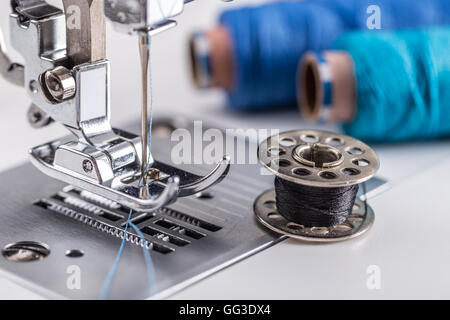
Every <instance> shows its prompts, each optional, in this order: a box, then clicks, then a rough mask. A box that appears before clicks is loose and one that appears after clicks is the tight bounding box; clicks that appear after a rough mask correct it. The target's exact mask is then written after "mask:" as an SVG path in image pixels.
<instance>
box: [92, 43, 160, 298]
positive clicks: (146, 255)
mask: <svg viewBox="0 0 450 320" xmlns="http://www.w3.org/2000/svg"><path fill="white" fill-rule="evenodd" d="M147 37H148V46H149V50H151V36H150V35H149V34H148V35H147ZM148 78H149V87H150V99H149V101H150V106H149V130H148V156H149V157H150V155H151V148H152V123H153V83H152V72H151V55H150V57H149V66H148ZM149 160H150V159H149V158H148V159H147V166H146V170H148V169H149V166H150V161H149ZM142 178H143V177H141V178H140V180H139V183H138V185H139V186H140V185H141V184H142ZM145 187H146V189H147V193H148V194H150V192H149V188H148V185H146V186H145ZM132 213H133V209H130V214H129V215H128V219H127V223H126V225H125V233H124V237H123V239H122V243H121V244H120V248H119V252H118V253H117V256H116V260H115V261H114V264H113V266H112V267H111V269H110V271H109V273H108V275H107V277H106V279H105V282H104V284H103V287H102V293H101V295H100V299H101V300H105V299H107V298H108V294H109V291H110V288H111V284H112V281H113V279H114V276H115V274H116V271H117V268H118V266H119V262H120V258H121V256H122V252H123V249H124V247H125V241H126V236H127V231H128V227H129V226H131V227H132V228H133V229H134V230H135V231H136V233H137V234H138V236H139V237H140V238H141V239H142V241H144V247H143V252H144V259H145V264H146V266H147V268H146V269H147V276H148V279H149V283H150V295H152V294H153V293H154V292H156V289H155V286H156V276H155V272H154V267H153V262H152V259H151V256H150V252H149V250H148V249H146V248H145V237H144V235H143V234H142V232H141V231H140V230H139V228H138V227H137V226H136V225H135V224H133V223H132V222H131V221H130V219H131V215H132Z"/></svg>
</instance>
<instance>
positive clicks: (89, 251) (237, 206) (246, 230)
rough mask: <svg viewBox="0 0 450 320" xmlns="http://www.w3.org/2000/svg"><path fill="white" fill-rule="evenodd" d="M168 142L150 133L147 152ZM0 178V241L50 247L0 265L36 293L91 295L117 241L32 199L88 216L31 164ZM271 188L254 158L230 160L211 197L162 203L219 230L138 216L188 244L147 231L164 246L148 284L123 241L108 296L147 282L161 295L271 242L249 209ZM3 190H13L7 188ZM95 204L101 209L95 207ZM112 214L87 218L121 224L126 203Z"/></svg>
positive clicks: (144, 290) (142, 291)
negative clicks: (72, 276)
mask: <svg viewBox="0 0 450 320" xmlns="http://www.w3.org/2000/svg"><path fill="white" fill-rule="evenodd" d="M168 143H170V142H167V141H166V140H165V139H156V138H154V139H153V150H154V152H155V153H156V154H158V155H159V159H166V160H167V159H169V158H170V153H169V152H168V151H170V148H167V145H168ZM194 169H195V168H194ZM202 171H207V169H206V168H205V166H202V167H201V168H200V169H199V168H197V171H196V173H198V174H201V173H204V172H202ZM0 180H1V181H3V183H2V184H1V185H0V199H1V200H0V206H1V209H0V246H1V247H3V246H5V245H7V244H9V243H14V242H19V241H36V242H39V243H44V244H46V245H47V246H49V247H50V250H51V254H50V255H49V256H48V257H47V258H45V259H44V260H42V261H36V262H29V263H18V262H13V261H7V260H6V259H3V258H0V268H1V269H2V270H3V271H6V272H8V273H12V274H13V275H14V276H18V277H20V278H21V279H20V280H19V281H18V282H20V283H22V284H23V285H25V286H30V285H31V284H33V285H36V286H39V287H40V288H39V289H37V291H38V292H43V291H44V290H43V289H45V290H48V291H51V293H50V294H44V296H46V297H50V298H54V297H67V298H75V299H76V298H83V299H96V298H98V297H99V294H100V292H101V288H102V284H103V282H104V280H105V279H106V277H107V274H108V272H109V270H110V268H111V266H112V265H113V262H114V259H115V257H116V254H117V250H118V248H119V246H120V240H119V239H117V238H116V237H115V236H112V235H110V234H107V233H104V232H102V231H99V230H98V229H97V228H93V227H91V226H88V225H86V224H83V223H81V222H80V221H77V220H75V219H71V218H70V217H67V216H65V215H62V214H60V213H58V212H54V211H52V210H48V209H43V208H41V207H38V206H35V205H33V202H35V201H36V200H39V199H45V200H44V201H45V202H46V203H55V204H57V205H60V206H63V207H64V208H67V209H71V210H74V211H76V212H78V213H80V214H84V215H85V216H95V215H89V211H88V210H85V209H84V208H83V207H81V206H77V205H74V204H73V203H72V204H68V203H65V202H63V201H58V200H56V199H52V198H51V197H52V195H54V194H56V193H57V192H58V191H60V190H61V189H62V188H63V187H64V184H62V183H60V182H57V181H55V180H52V179H50V178H48V177H45V176H44V175H42V174H41V173H39V172H38V171H37V170H36V169H35V168H34V167H32V166H31V165H29V164H28V165H23V166H20V167H18V168H16V169H12V170H9V171H6V172H4V173H3V174H1V175H0ZM271 186H272V177H271V176H268V175H266V176H264V175H260V169H259V166H258V165H257V164H254V165H245V166H240V165H239V166H233V167H232V169H231V170H230V174H229V176H228V177H227V179H226V180H224V181H223V182H222V183H220V184H219V185H217V186H215V187H213V189H212V192H213V193H214V197H213V198H212V199H201V198H196V197H187V198H182V199H179V200H178V201H177V202H176V203H175V204H173V205H170V206H169V207H168V208H169V209H172V210H176V211H177V212H179V213H182V214H184V215H188V216H189V217H190V218H189V219H192V218H194V219H200V220H202V221H205V222H207V223H210V224H213V225H214V226H216V227H219V228H221V229H220V230H217V231H216V230H208V229H207V228H204V227H201V226H197V225H196V224H195V223H188V222H186V219H181V218H177V217H174V216H173V215H169V214H165V213H164V212H159V213H157V215H156V216H155V217H153V218H151V219H149V220H147V221H141V222H140V223H139V224H137V226H138V227H139V228H140V229H141V230H144V228H145V226H149V227H152V228H157V229H159V230H160V231H162V232H165V233H166V234H169V235H173V236H175V237H178V239H182V240H184V241H186V242H189V243H188V244H187V245H185V246H182V247H178V246H176V245H175V244H172V243H169V242H165V241H163V240H160V239H157V238H154V237H147V240H149V241H151V242H152V243H154V244H155V245H158V247H159V248H164V249H165V250H167V251H169V250H171V251H172V252H169V253H166V254H163V253H162V251H161V250H152V252H151V254H152V260H153V265H154V270H155V277H156V283H153V284H152V287H150V286H149V282H148V278H147V273H146V269H145V263H144V261H143V254H142V250H141V248H140V247H139V246H137V245H135V244H133V243H130V242H127V244H126V247H125V250H124V254H123V257H122V259H121V263H120V267H119V269H118V271H117V274H116V276H115V278H114V282H113V286H112V288H111V291H110V296H109V297H110V298H113V299H145V298H149V297H150V296H151V294H150V293H151V291H150V288H152V290H153V291H152V293H154V296H153V295H152V297H157V298H164V297H167V296H169V295H171V294H173V293H174V292H177V291H179V290H181V289H183V288H184V287H186V286H188V285H191V284H193V283H195V282H197V281H199V280H201V279H202V278H204V277H206V276H208V275H210V274H212V273H214V272H217V271H218V270H220V269H222V268H224V267H226V266H229V265H230V264H232V263H235V262H238V261H239V260H241V259H243V258H245V257H247V256H249V255H251V254H254V253H256V252H258V251H260V250H262V249H264V248H267V247H268V246H270V245H273V244H274V243H275V242H276V241H278V240H279V239H280V237H279V236H275V235H274V234H271V233H269V232H267V231H266V230H264V229H263V228H262V227H260V226H259V224H257V223H255V221H254V217H253V212H252V208H253V201H254V199H255V198H256V197H257V196H258V195H259V194H260V193H261V192H262V191H264V190H265V189H268V188H271ZM11 190H14V191H17V192H15V193H14V194H11ZM75 197H76V196H75ZM77 199H80V198H79V197H77ZM96 207H97V208H105V207H102V206H99V205H96ZM114 212H115V213H117V214H121V215H122V219H121V220H119V221H117V222H116V223H113V222H110V221H109V222H108V220H107V219H105V218H102V217H98V216H97V217H94V218H96V219H97V221H99V222H102V223H103V225H104V226H107V225H110V226H114V225H117V226H120V225H121V224H122V223H125V222H126V216H127V215H126V213H125V212H126V209H125V210H124V211H123V212H120V211H118V210H115V211H114ZM161 219H165V220H166V221H170V222H171V223H175V224H177V225H179V226H181V227H183V228H186V229H188V230H192V231H194V232H197V233H198V234H202V235H204V237H203V238H201V239H195V238H192V237H189V236H187V235H181V234H179V235H178V236H177V233H176V232H173V231H170V230H167V229H165V228H162V227H159V226H158V225H156V224H155V222H156V221H158V220H161ZM132 233H134V232H132ZM172 238H173V237H172ZM71 249H78V250H81V251H83V252H84V253H85V256H83V257H81V258H78V259H74V258H67V257H66V256H65V254H64V253H65V252H66V251H67V250H71ZM71 264H74V265H77V266H79V268H80V270H81V281H82V285H81V289H80V290H71V289H69V288H68V286H67V285H66V282H67V279H68V274H67V273H66V271H67V267H68V266H70V265H71ZM48 275H51V276H48ZM29 282H31V284H30V283H29Z"/></svg>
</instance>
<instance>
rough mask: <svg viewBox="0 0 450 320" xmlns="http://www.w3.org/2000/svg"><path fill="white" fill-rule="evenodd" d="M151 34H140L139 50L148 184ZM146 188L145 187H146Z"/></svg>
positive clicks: (143, 177)
mask: <svg viewBox="0 0 450 320" xmlns="http://www.w3.org/2000/svg"><path fill="white" fill-rule="evenodd" d="M149 44H150V34H149V33H145V34H142V35H140V36H139V51H140V55H141V65H142V122H141V135H142V137H141V138H142V164H141V174H142V176H141V177H142V184H143V185H144V186H145V185H146V172H145V171H146V168H147V164H148V161H149V152H151V151H150V150H148V144H149V141H148V139H149V132H148V130H149V118H148V104H149V96H150V95H149V94H150V90H151V88H150V84H149V71H150V64H149V63H150V45H149ZM144 189H145V188H144Z"/></svg>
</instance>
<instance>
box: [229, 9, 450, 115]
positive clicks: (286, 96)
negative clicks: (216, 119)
mask: <svg viewBox="0 0 450 320" xmlns="http://www.w3.org/2000/svg"><path fill="white" fill-rule="evenodd" d="M369 5H377V6H379V7H380V9H381V27H382V28H383V29H395V28H412V27H419V26H430V25H439V24H441V25H442V24H450V1H449V0H428V1H411V0H304V1H301V2H295V1H287V2H286V1H284V2H276V3H270V4H266V5H262V6H259V7H247V8H239V9H233V10H229V11H225V12H224V13H223V14H222V15H221V17H220V22H221V24H222V25H223V26H225V27H226V28H227V29H228V31H229V33H230V36H231V42H232V51H233V59H234V65H235V70H234V74H235V81H234V87H233V88H232V89H231V90H230V91H229V92H228V97H229V102H230V105H231V107H233V108H234V109H236V110H242V111H244V110H264V109H270V108H281V107H282V106H285V105H291V106H293V105H295V104H296V81H295V79H296V71H297V64H298V62H299V60H300V58H301V56H302V55H303V54H304V53H305V52H306V51H307V50H311V51H323V50H325V49H329V48H331V46H332V44H333V42H334V41H335V40H336V39H337V38H338V36H339V35H341V34H343V33H344V32H346V31H349V30H355V29H366V28H367V25H366V23H367V19H368V17H369V16H370V15H369V14H367V12H366V10H367V8H368V7H369Z"/></svg>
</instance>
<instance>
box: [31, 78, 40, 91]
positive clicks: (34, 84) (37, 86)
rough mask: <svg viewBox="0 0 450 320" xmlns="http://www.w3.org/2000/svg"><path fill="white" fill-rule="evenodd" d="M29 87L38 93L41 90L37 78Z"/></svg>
mask: <svg viewBox="0 0 450 320" xmlns="http://www.w3.org/2000/svg"><path fill="white" fill-rule="evenodd" d="M29 89H30V91H31V92H32V93H34V94H36V93H38V92H39V84H38V82H37V81H36V80H31V81H30V84H29Z"/></svg>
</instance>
